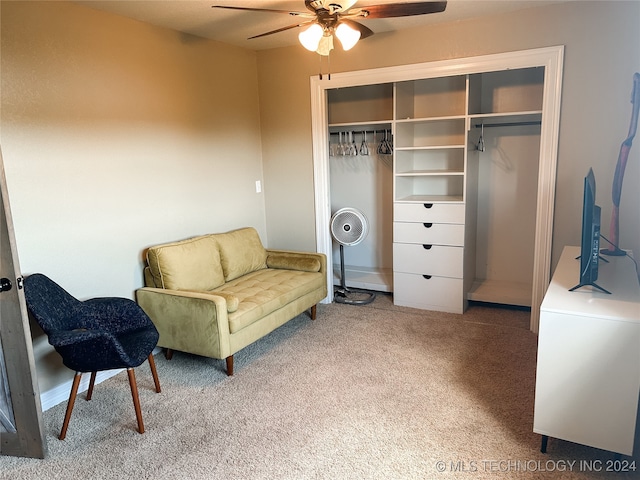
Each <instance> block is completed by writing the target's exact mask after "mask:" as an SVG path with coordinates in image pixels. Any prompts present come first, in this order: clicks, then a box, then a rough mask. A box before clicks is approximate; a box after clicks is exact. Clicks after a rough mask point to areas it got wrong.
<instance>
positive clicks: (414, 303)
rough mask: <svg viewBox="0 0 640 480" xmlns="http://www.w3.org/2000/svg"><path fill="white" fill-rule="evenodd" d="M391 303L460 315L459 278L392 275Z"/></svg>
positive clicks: (461, 285)
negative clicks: (392, 290)
mask: <svg viewBox="0 0 640 480" xmlns="http://www.w3.org/2000/svg"><path fill="white" fill-rule="evenodd" d="M393 285H394V292H393V301H394V303H395V304H396V305H400V306H404V307H413V308H422V309H425V310H436V311H441V312H450V313H462V312H463V308H462V301H461V299H462V294H463V292H462V290H463V284H462V279H461V278H449V277H437V276H429V275H417V274H413V273H402V272H394V273H393Z"/></svg>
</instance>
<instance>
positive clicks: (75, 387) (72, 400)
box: [58, 372, 82, 440]
mask: <svg viewBox="0 0 640 480" xmlns="http://www.w3.org/2000/svg"><path fill="white" fill-rule="evenodd" d="M81 378H82V373H80V372H76V375H75V376H74V377H73V385H71V393H70V394H69V402H68V403H67V413H65V415H64V422H63V423H62V431H61V432H60V435H59V436H58V438H59V439H60V440H64V438H65V437H66V436H67V428H68V427H69V420H70V419H71V412H72V411H73V405H74V404H75V403H76V395H77V394H78V386H79V385H80V379H81Z"/></svg>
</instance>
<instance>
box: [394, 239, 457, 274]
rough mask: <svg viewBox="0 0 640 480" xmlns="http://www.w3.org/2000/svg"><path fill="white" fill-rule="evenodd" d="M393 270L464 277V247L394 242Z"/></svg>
mask: <svg viewBox="0 0 640 480" xmlns="http://www.w3.org/2000/svg"><path fill="white" fill-rule="evenodd" d="M393 270H394V271H398V272H403V273H417V274H420V275H423V274H427V275H437V276H442V277H453V278H462V272H463V248H462V247H444V246H441V245H420V244H415V243H394V244H393Z"/></svg>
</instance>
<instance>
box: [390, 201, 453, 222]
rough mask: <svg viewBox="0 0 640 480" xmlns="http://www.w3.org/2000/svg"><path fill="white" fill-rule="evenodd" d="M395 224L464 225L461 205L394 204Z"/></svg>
mask: <svg viewBox="0 0 640 480" xmlns="http://www.w3.org/2000/svg"><path fill="white" fill-rule="evenodd" d="M393 221H394V222H431V223H464V204H461V203H394V204H393Z"/></svg>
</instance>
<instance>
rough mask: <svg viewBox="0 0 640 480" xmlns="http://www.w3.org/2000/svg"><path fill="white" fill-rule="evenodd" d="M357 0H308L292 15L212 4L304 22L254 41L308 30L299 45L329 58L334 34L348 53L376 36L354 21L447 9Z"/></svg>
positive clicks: (439, 4) (436, 3) (436, 4)
mask: <svg viewBox="0 0 640 480" xmlns="http://www.w3.org/2000/svg"><path fill="white" fill-rule="evenodd" d="M356 1H357V0H305V1H304V5H305V7H306V8H307V10H309V11H308V12H292V11H288V10H277V9H269V8H251V7H232V6H222V5H213V8H226V9H230V10H245V11H260V12H272V13H284V14H287V15H290V16H293V17H296V18H299V19H300V20H301V21H300V22H298V23H295V24H293V25H289V26H286V27H282V28H278V29H276V30H271V31H270V32H265V33H261V34H259V35H255V36H253V37H249V39H252V38H259V37H264V36H267V35H272V34H274V33H279V32H284V31H286V30H290V29H292V28H299V27H307V28H305V29H304V30H303V31H301V32H300V34H299V35H298V39H299V40H300V43H301V44H302V45H303V46H304V47H305V48H306V49H307V50H310V51H312V52H314V51H315V52H317V53H319V54H320V55H325V56H326V55H329V52H330V51H331V50H332V49H333V35H334V34H335V36H336V37H338V40H339V41H340V43H341V44H342V47H343V48H344V49H345V50H349V49H351V48H352V47H353V46H354V45H355V44H356V43H357V42H358V40H360V39H361V38H367V37H370V36H371V35H373V31H372V30H371V29H370V28H369V27H366V26H365V25H363V24H361V23H359V22H356V21H355V19H362V20H364V19H367V18H370V19H371V18H393V17H408V16H413V15H426V14H429V13H438V12H443V11H444V10H445V8H446V7H447V2H446V1H426V2H400V3H390V4H384V5H370V6H363V7H359V8H352V7H353V6H354V5H355V3H356Z"/></svg>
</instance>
